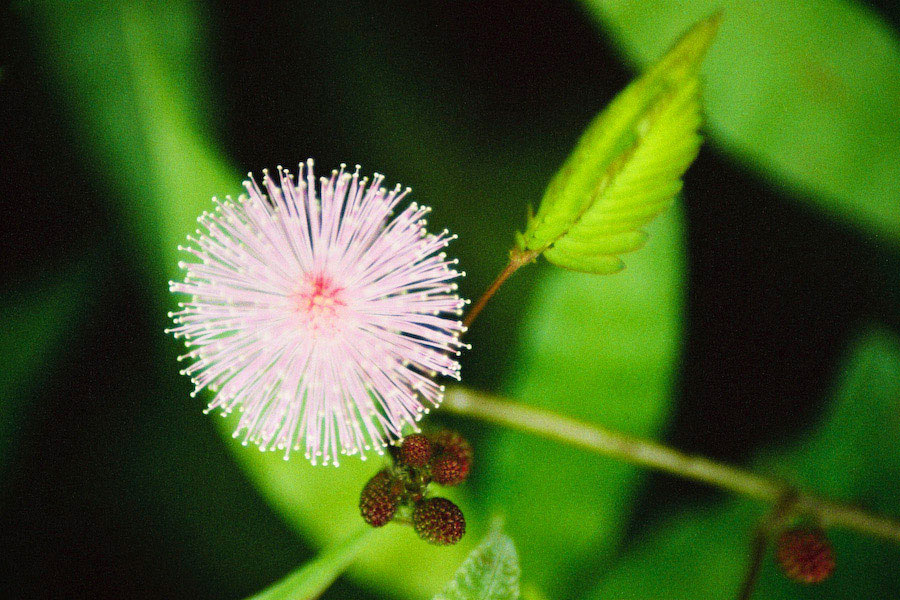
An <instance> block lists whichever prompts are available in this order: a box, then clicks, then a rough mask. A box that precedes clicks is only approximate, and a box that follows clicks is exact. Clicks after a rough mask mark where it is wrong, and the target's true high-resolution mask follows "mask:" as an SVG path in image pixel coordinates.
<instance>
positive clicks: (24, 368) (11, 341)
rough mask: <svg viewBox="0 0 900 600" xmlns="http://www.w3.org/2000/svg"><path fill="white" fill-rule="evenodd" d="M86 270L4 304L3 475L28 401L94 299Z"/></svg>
mask: <svg viewBox="0 0 900 600" xmlns="http://www.w3.org/2000/svg"><path fill="white" fill-rule="evenodd" d="M85 267H86V264H84V263H83V262H82V263H78V264H76V265H73V266H72V267H71V269H70V270H68V271H66V272H63V273H58V274H54V275H53V276H52V277H47V278H43V279H41V280H40V281H38V282H35V283H36V284H37V285H36V286H34V288H33V289H30V290H27V291H24V293H15V294H7V295H6V296H4V297H2V298H0V323H3V324H4V325H3V329H2V331H0V356H2V357H3V368H2V369H0V412H2V418H0V472H2V471H3V470H4V469H5V467H6V462H7V459H8V457H9V452H10V449H11V448H12V446H13V442H14V436H15V435H16V433H17V432H18V426H19V424H20V422H21V419H22V417H23V416H24V413H25V412H26V410H27V408H26V401H25V398H26V395H27V394H28V393H29V392H31V391H33V388H32V386H36V385H37V384H38V382H40V381H41V380H42V379H43V378H44V375H45V374H46V371H47V368H46V365H47V363H48V362H49V361H50V359H51V357H52V355H53V354H54V353H55V352H58V351H60V350H61V349H62V348H64V347H66V346H67V344H66V343H65V341H66V335H67V334H71V333H72V330H73V329H74V327H75V324H76V323H77V317H78V316H79V315H81V314H82V313H83V311H84V308H85V304H90V303H92V302H91V301H92V298H91V297H89V296H88V293H87V292H88V273H87V269H86V268H85Z"/></svg>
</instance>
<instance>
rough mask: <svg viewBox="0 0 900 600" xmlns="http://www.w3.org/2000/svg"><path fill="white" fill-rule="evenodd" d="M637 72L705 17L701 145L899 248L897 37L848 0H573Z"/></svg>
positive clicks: (899, 82) (864, 5) (866, 9)
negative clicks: (713, 27)
mask: <svg viewBox="0 0 900 600" xmlns="http://www.w3.org/2000/svg"><path fill="white" fill-rule="evenodd" d="M582 2H583V4H584V5H585V6H586V7H587V8H588V10H589V12H590V13H591V14H592V15H593V16H594V17H595V18H596V20H597V21H598V22H599V23H601V24H602V25H603V27H604V30H605V31H607V32H609V34H610V36H611V37H612V39H613V41H615V42H616V43H617V44H618V45H619V46H620V47H621V48H622V49H623V50H624V51H625V54H626V55H627V56H628V58H629V59H631V60H632V61H633V62H634V63H636V64H637V65H647V64H649V63H650V61H652V60H653V58H654V57H655V56H658V53H659V52H660V51H662V50H663V47H662V45H663V43H664V40H666V39H668V38H669V37H670V36H673V35H676V34H677V32H678V31H681V30H682V29H683V28H684V27H687V26H688V25H689V24H690V23H691V22H693V21H694V20H695V19H697V18H699V17H701V16H702V15H704V14H709V11H712V10H722V11H723V14H724V15H725V18H724V21H723V24H722V29H721V31H720V33H719V34H718V36H717V41H716V44H715V46H714V47H713V49H712V51H711V52H710V54H709V57H708V58H707V59H706V60H705V61H704V66H703V75H704V78H703V80H704V93H703V96H704V115H705V117H706V126H705V129H706V131H708V132H709V136H710V139H711V140H712V141H713V142H715V143H717V145H719V146H720V147H722V148H723V149H724V150H726V151H728V152H730V153H731V154H733V155H735V156H736V157H738V158H739V159H741V160H742V161H744V162H745V163H746V164H749V165H750V166H751V167H753V168H755V169H757V170H759V171H761V172H762V173H764V174H765V175H767V176H768V177H770V178H771V179H773V180H774V181H775V182H776V183H778V184H780V185H782V186H784V187H786V188H788V189H789V190H790V191H792V192H795V194H794V195H795V196H796V198H797V200H799V201H803V202H811V203H813V204H815V205H817V206H819V207H821V208H824V209H825V210H826V211H827V212H829V213H831V214H832V215H834V216H835V217H840V218H843V219H846V220H848V221H849V222H851V223H854V224H856V225H857V226H859V227H860V229H861V230H863V231H867V232H868V233H870V234H872V235H874V236H878V238H879V239H881V240H882V241H891V242H892V243H894V244H897V243H898V242H900V219H898V218H897V215H898V214H900V126H898V121H897V114H900V78H898V77H897V73H898V72H900V42H898V38H897V34H896V32H895V31H892V29H891V27H890V26H889V25H888V23H886V22H885V21H884V19H882V18H880V17H879V15H878V13H877V11H875V10H873V9H872V8H871V6H869V5H870V4H871V3H866V2H857V1H852V0H804V1H803V2H797V1H796V0H755V1H753V2H747V1H743V0H694V1H692V2H684V1H683V0H654V2H634V1H632V0H582Z"/></svg>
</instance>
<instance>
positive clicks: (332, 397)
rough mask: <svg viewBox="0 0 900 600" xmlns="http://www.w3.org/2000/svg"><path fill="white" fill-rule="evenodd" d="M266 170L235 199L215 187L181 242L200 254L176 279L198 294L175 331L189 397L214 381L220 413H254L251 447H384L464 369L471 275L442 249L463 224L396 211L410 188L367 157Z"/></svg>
mask: <svg viewBox="0 0 900 600" xmlns="http://www.w3.org/2000/svg"><path fill="white" fill-rule="evenodd" d="M304 166H305V167H306V168H305V169H304ZM263 173H264V176H263V186H264V188H265V191H266V194H264V193H263V191H262V190H261V189H260V187H259V186H258V185H257V184H256V181H255V180H254V179H253V178H252V177H251V178H250V179H249V180H248V181H245V182H244V187H245V188H246V189H247V195H246V196H241V197H240V198H239V199H238V201H236V202H235V201H233V200H232V199H231V198H227V199H226V201H224V202H220V201H218V200H216V199H213V201H214V202H215V204H216V207H215V211H214V212H211V213H210V212H205V213H203V215H201V216H200V218H199V219H198V221H199V222H200V225H201V226H202V227H203V228H204V229H205V230H206V231H205V232H202V233H201V232H200V230H198V236H197V237H192V236H188V240H189V241H190V245H188V246H187V247H180V248H179V249H181V250H184V251H186V252H189V253H190V254H192V255H194V257H195V259H197V260H194V261H192V262H182V263H179V266H180V267H181V268H183V269H184V270H185V271H186V274H185V277H184V281H178V282H174V281H173V282H170V290H171V291H173V292H178V293H182V294H187V295H188V296H189V297H190V298H189V300H187V301H186V302H182V303H180V304H179V307H180V310H178V311H177V312H174V313H171V316H172V317H173V320H174V322H175V327H173V328H172V329H170V330H169V331H170V332H171V333H174V335H175V337H178V338H184V339H185V345H186V346H188V348H189V352H188V353H187V354H185V355H184V356H182V357H180V358H181V359H189V360H191V361H192V363H191V364H190V365H189V366H188V367H187V368H185V369H184V370H183V371H182V373H184V374H187V375H189V376H190V377H191V379H192V381H193V382H194V384H195V390H194V392H192V395H196V394H197V393H198V392H199V391H200V390H202V389H204V388H209V389H210V390H212V391H213V392H215V396H214V397H213V399H212V401H211V402H210V404H209V407H208V409H207V410H212V409H215V408H218V409H221V410H222V411H223V412H224V413H229V412H231V411H232V410H234V409H235V408H236V409H238V410H239V411H241V413H242V414H241V418H240V421H239V423H238V426H237V430H236V431H235V434H234V435H235V437H238V436H240V435H242V434H243V442H244V443H245V444H246V443H248V442H253V443H255V444H258V445H259V447H260V449H261V450H274V449H279V450H283V451H284V454H285V458H287V457H288V455H289V453H290V451H291V450H300V449H301V448H303V449H304V450H305V454H306V457H307V458H308V459H310V460H311V461H312V463H313V464H316V463H317V462H318V461H321V462H323V463H324V464H327V463H328V462H329V461H331V462H333V463H334V464H335V465H337V464H338V455H339V454H355V453H357V452H358V453H360V456H361V457H362V458H363V459H365V452H366V451H368V450H373V449H374V450H375V451H376V452H378V453H379V454H382V453H383V448H384V447H385V446H386V444H387V442H388V441H389V440H392V439H397V438H399V437H400V436H401V435H402V433H401V432H402V429H403V427H404V425H407V424H412V425H413V428H414V429H415V422H416V421H418V419H419V418H420V417H421V415H422V413H423V412H426V411H427V405H428V404H430V405H434V406H436V405H437V404H439V403H440V401H441V399H442V397H443V386H440V385H438V384H437V383H435V381H434V380H433V378H434V377H436V376H437V375H448V376H450V377H454V378H456V379H459V363H458V362H457V361H456V360H455V356H456V355H458V354H459V350H460V348H462V347H463V346H464V344H462V343H461V342H460V341H459V334H460V332H462V331H463V326H462V324H461V323H460V321H459V320H458V318H457V317H458V315H459V314H461V311H462V307H463V305H464V303H465V301H464V300H461V299H460V298H459V297H458V296H457V295H456V293H455V290H456V284H454V283H453V280H454V279H456V278H457V277H458V276H460V275H461V274H462V273H460V272H457V271H456V270H455V269H454V265H455V264H456V261H451V260H448V259H447V257H446V255H445V254H444V253H443V252H442V251H441V250H442V249H443V248H444V247H445V246H447V244H448V243H449V241H450V240H452V239H454V238H455V236H450V235H448V234H447V232H446V231H443V232H441V233H439V234H437V235H432V234H429V233H427V231H426V229H425V220H424V218H423V217H424V216H425V215H426V213H428V211H429V209H428V208H427V207H421V206H418V205H417V204H415V203H412V204H410V205H409V206H407V207H406V208H404V209H403V210H400V211H399V212H398V213H397V214H396V216H393V212H392V211H394V209H395V207H397V205H398V204H399V203H400V202H401V201H402V200H403V198H404V197H405V196H406V194H407V193H408V192H409V188H407V189H406V190H401V188H400V186H397V187H396V188H394V189H393V190H391V191H387V190H386V189H385V188H384V187H382V186H381V184H382V182H383V180H384V178H383V177H382V176H381V175H378V174H376V175H375V176H374V177H373V178H372V181H371V183H369V181H368V178H365V177H360V175H359V167H357V168H356V170H355V171H354V172H352V173H350V172H346V171H345V167H344V166H343V165H342V166H341V169H340V170H335V171H332V172H331V176H330V177H327V178H326V177H322V178H320V179H319V181H318V186H317V184H316V179H315V177H314V174H313V163H312V160H309V161H307V164H306V165H303V164H301V165H300V171H299V174H298V176H297V178H296V179H295V178H294V176H293V175H292V174H291V173H289V172H288V171H286V170H284V169H282V168H281V167H279V168H278V174H279V180H278V181H277V182H276V181H275V180H274V179H272V178H271V177H270V176H269V174H268V173H267V172H265V171H264V172H263ZM392 217H393V218H392Z"/></svg>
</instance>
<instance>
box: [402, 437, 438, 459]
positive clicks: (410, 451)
mask: <svg viewBox="0 0 900 600" xmlns="http://www.w3.org/2000/svg"><path fill="white" fill-rule="evenodd" d="M399 460H400V463H401V464H404V465H407V466H410V467H416V468H419V467H424V466H425V465H427V464H428V461H429V460H431V442H429V441H428V438H427V437H425V436H424V435H421V434H418V433H414V434H413V435H408V436H406V437H405V438H404V439H403V443H402V444H400V456H399Z"/></svg>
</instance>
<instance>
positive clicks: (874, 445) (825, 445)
mask: <svg viewBox="0 0 900 600" xmlns="http://www.w3.org/2000/svg"><path fill="white" fill-rule="evenodd" d="M786 401H789V399H786ZM898 439H900V341H898V340H897V339H896V338H895V337H893V336H891V335H889V334H886V333H882V332H874V333H871V334H869V335H867V336H865V337H864V338H863V339H862V340H861V341H860V342H859V343H858V344H856V346H855V348H854V349H853V351H852V353H851V354H850V357H849V361H848V364H847V365H846V367H845V371H844V374H843V376H842V377H841V380H840V382H839V385H838V387H837V390H836V393H835V395H834V401H833V404H832V406H831V409H830V411H829V413H828V415H827V416H826V417H825V419H824V420H823V422H822V424H821V426H820V427H819V429H818V430H817V431H815V432H814V433H811V434H809V435H808V436H806V437H805V439H803V440H802V442H801V443H799V444H797V445H796V446H795V447H793V448H791V449H788V450H783V451H779V452H773V453H769V454H768V455H765V456H762V457H760V458H759V459H758V460H757V461H756V462H755V464H754V469H755V470H757V471H759V472H762V473H768V474H770V475H775V476H781V477H783V478H785V479H787V480H789V481H793V482H796V483H797V484H799V485H801V486H803V487H804V489H809V490H815V491H817V492H820V493H823V494H825V495H828V496H830V497H833V498H837V499H840V500H844V501H847V502H850V503H859V504H862V505H865V506H866V507H867V508H871V509H873V510H876V511H881V512H884V513H886V514H898V513H900V499H898V496H897V487H896V484H897V481H898V479H900V454H898V453H896V452H890V453H885V452H884V448H894V447H896V445H897V440H898ZM762 514H763V509H762V507H761V506H760V505H759V504H755V503H751V502H749V501H746V500H741V499H728V500H727V501H725V502H723V503H721V504H720V505H718V506H715V507H710V508H704V509H692V510H688V511H685V512H684V513H683V514H681V515H678V516H677V517H675V518H673V519H671V520H670V521H669V522H668V523H667V524H666V525H665V526H663V527H662V528H661V529H660V530H658V531H655V532H653V533H651V534H650V535H649V536H648V537H647V538H646V539H644V540H643V541H642V542H641V543H640V544H639V545H638V546H637V547H635V548H634V549H633V550H632V551H630V552H629V553H627V554H626V555H625V557H624V558H623V559H622V560H621V561H619V562H618V563H617V564H616V565H615V567H614V568H612V569H611V570H610V572H609V573H608V574H607V575H606V576H604V578H603V579H602V581H601V583H600V585H599V586H598V587H597V588H596V590H595V591H594V592H593V593H592V594H589V595H588V596H587V598H590V599H596V600H601V599H606V598H617V599H619V598H621V599H622V600H630V599H643V598H666V599H671V600H680V599H685V600H688V599H690V600H694V599H696V598H728V597H731V596H733V595H734V594H735V593H736V590H737V588H738V584H739V582H740V580H741V577H742V574H743V569H744V567H745V564H746V561H747V557H748V555H749V547H750V534H751V531H752V529H753V527H754V525H755V523H756V520H757V519H758V518H760V517H761V516H762ZM829 536H830V537H831V538H832V540H833V542H834V545H835V551H836V554H837V569H836V571H835V574H834V575H833V577H832V579H831V580H829V581H827V582H825V583H823V584H821V585H819V586H816V587H815V588H802V587H800V586H798V585H797V584H795V583H793V582H791V581H789V580H788V579H787V578H785V577H784V576H783V575H782V574H781V573H779V572H778V571H777V569H776V567H775V566H774V562H773V560H772V559H771V554H770V556H769V557H768V558H767V560H766V564H765V567H764V569H763V573H762V577H761V581H760V587H759V589H758V590H757V593H756V595H755V596H754V597H758V598H766V599H773V600H774V599H779V598H784V599H785V600H787V599H789V598H798V597H804V598H805V597H809V598H817V599H821V600H825V599H828V598H888V597H892V596H893V595H894V594H895V593H896V590H897V589H900V573H898V572H897V570H896V569H893V568H887V567H888V565H895V564H898V562H900V549H898V548H897V547H896V546H895V545H893V544H892V543H890V542H885V541H882V540H873V539H872V538H868V537H865V536H862V535H861V534H858V533H855V532H850V531H837V530H835V531H831V532H829Z"/></svg>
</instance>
